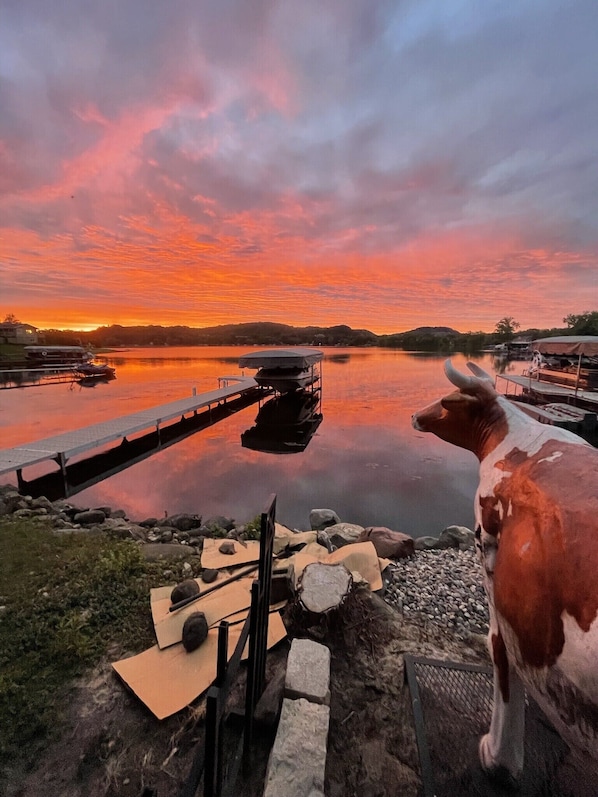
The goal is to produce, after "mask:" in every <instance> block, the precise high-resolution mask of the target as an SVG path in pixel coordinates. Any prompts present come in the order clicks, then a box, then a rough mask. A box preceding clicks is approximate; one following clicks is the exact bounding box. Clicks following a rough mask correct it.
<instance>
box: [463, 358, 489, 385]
mask: <svg viewBox="0 0 598 797" xmlns="http://www.w3.org/2000/svg"><path fill="white" fill-rule="evenodd" d="M467 367H468V368H469V370H470V371H471V373H472V374H475V375H476V376H479V377H480V379H485V380H486V381H487V382H492V384H494V378H493V377H492V376H490V374H489V373H487V371H484V369H483V368H480V366H479V365H477V364H476V363H467Z"/></svg>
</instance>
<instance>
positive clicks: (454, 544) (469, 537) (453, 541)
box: [438, 526, 475, 551]
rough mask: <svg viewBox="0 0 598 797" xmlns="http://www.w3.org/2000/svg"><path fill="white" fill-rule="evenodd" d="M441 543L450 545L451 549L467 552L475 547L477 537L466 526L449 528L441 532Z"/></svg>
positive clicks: (439, 539) (439, 538)
mask: <svg viewBox="0 0 598 797" xmlns="http://www.w3.org/2000/svg"><path fill="white" fill-rule="evenodd" d="M438 541H439V543H441V544H442V543H445V542H447V543H448V546H446V547H449V548H458V549H459V550H460V551H465V550H467V549H468V548H474V547H475V536H474V533H473V531H472V530H471V529H468V528H467V527H466V526H447V527H446V528H445V529H443V531H441V532H440V536H439V537H438Z"/></svg>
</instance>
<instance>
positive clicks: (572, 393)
mask: <svg viewBox="0 0 598 797" xmlns="http://www.w3.org/2000/svg"><path fill="white" fill-rule="evenodd" d="M499 379H504V381H505V382H506V383H507V387H506V390H505V393H504V395H506V396H507V397H508V396H509V385H514V389H515V391H516V390H517V388H520V389H521V390H522V391H523V392H524V393H529V394H531V395H532V396H534V395H535V396H537V397H538V398H539V399H541V400H543V401H549V400H550V398H551V397H553V398H555V399H556V400H557V401H564V402H567V400H571V399H576V400H578V401H580V402H585V403H586V404H588V405H593V406H595V407H596V408H598V392H597V391H595V390H582V389H581V388H579V389H578V390H577V391H576V390H575V388H572V387H566V386H563V385H556V384H554V383H552V382H543V381H542V380H540V379H536V378H535V377H533V376H524V375H515V374H497V377H496V384H497V389H498V388H499V383H498V380H499ZM499 392H501V391H500V390H499Z"/></svg>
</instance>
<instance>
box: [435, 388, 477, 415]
mask: <svg viewBox="0 0 598 797" xmlns="http://www.w3.org/2000/svg"><path fill="white" fill-rule="evenodd" d="M440 403H441V405H442V406H443V407H444V409H445V410H453V412H459V411H463V410H464V409H466V408H467V407H473V406H474V405H477V404H479V403H480V400H479V398H478V397H477V396H472V395H471V393H461V392H455V393H451V394H450V395H449V396H445V397H444V398H442V399H440Z"/></svg>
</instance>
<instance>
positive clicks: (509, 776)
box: [479, 734, 521, 791]
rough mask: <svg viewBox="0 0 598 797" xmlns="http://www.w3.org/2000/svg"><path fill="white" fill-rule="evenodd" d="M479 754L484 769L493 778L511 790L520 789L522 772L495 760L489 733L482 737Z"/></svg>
mask: <svg viewBox="0 0 598 797" xmlns="http://www.w3.org/2000/svg"><path fill="white" fill-rule="evenodd" d="M479 755H480V763H481V765H482V769H483V770H484V772H485V773H486V775H487V776H488V777H489V778H490V779H491V780H493V781H494V782H495V783H498V784H499V785H500V786H502V787H503V788H504V789H509V791H518V790H519V787H520V783H519V778H520V775H521V772H517V773H513V772H511V771H510V770H509V769H507V767H506V766H505V765H504V764H499V763H498V762H497V761H495V760H494V758H493V757H492V753H491V752H490V735H489V734H486V735H485V736H482V738H481V739H480V747H479Z"/></svg>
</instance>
